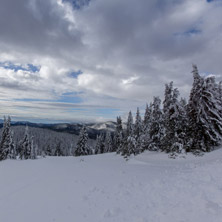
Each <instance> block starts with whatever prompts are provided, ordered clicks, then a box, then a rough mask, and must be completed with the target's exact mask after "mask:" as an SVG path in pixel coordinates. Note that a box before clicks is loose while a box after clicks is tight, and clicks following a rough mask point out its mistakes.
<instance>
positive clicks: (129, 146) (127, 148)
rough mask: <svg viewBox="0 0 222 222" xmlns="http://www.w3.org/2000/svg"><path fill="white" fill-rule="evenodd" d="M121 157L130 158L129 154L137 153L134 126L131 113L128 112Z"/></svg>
mask: <svg viewBox="0 0 222 222" xmlns="http://www.w3.org/2000/svg"><path fill="white" fill-rule="evenodd" d="M122 148H123V149H122V155H124V156H125V157H127V156H130V155H131V154H134V155H135V154H136V153H137V150H136V148H137V146H136V139H135V134H134V125H133V115H132V112H131V111H130V112H129V115H128V119H127V128H126V135H125V136H124V139H123V145H122Z"/></svg>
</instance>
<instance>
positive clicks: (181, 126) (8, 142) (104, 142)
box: [0, 65, 222, 160]
mask: <svg viewBox="0 0 222 222" xmlns="http://www.w3.org/2000/svg"><path fill="white" fill-rule="evenodd" d="M192 73H193V85H192V88H191V92H190V97H189V101H188V102H186V99H184V98H179V96H180V94H179V90H178V89H177V88H175V87H174V86H173V82H170V83H169V84H166V85H165V93H164V100H163V102H162V103H161V100H160V98H159V97H154V98H153V101H152V102H151V103H150V104H149V105H148V104H147V105H146V109H145V114H144V117H143V118H142V117H141V114H140V110H139V108H137V112H136V116H135V121H134V118H133V115H132V112H131V111H130V112H129V115H128V119H127V123H126V127H124V126H123V123H122V119H121V117H120V116H118V117H117V122H116V129H115V132H114V133H111V132H110V131H107V132H106V134H101V135H98V136H97V139H96V143H95V145H94V146H90V145H89V144H88V134H87V128H86V126H83V127H82V129H81V131H80V134H79V137H78V141H77V143H76V145H75V147H74V148H73V150H71V151H70V149H67V147H66V149H64V148H62V147H61V144H60V143H58V144H56V145H54V146H51V147H48V148H44V149H39V147H38V146H37V145H36V144H34V142H33V141H34V140H33V136H30V135H29V130H28V127H26V130H25V133H24V136H23V138H22V139H21V140H20V141H19V142H18V144H17V145H16V146H15V143H14V141H13V131H12V130H11V128H10V122H11V119H10V117H8V118H4V124H3V130H2V138H1V141H0V160H4V159H8V158H11V159H15V158H20V159H35V158H36V157H37V155H42V156H45V155H49V156H64V155H74V156H82V155H91V154H100V153H108V152H116V153H117V154H121V155H123V156H124V157H128V156H130V155H131V154H133V155H137V154H139V153H141V152H143V151H145V150H150V151H163V152H166V153H169V154H170V156H171V157H175V156H176V155H178V154H181V153H186V152H192V153H194V154H201V153H203V152H210V151H212V150H213V149H215V148H216V147H218V146H219V145H221V141H222V83H221V82H220V83H217V82H216V80H215V77H214V76H209V77H206V78H204V77H202V76H200V74H199V72H198V69H197V66H196V65H193V71H192ZM64 150H66V151H64Z"/></svg>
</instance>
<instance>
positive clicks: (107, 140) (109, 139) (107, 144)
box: [104, 131, 113, 153]
mask: <svg viewBox="0 0 222 222" xmlns="http://www.w3.org/2000/svg"><path fill="white" fill-rule="evenodd" d="M104 149H105V153H109V152H112V151H113V142H112V137H111V133H110V132H109V131H107V132H106V138H105V147H104Z"/></svg>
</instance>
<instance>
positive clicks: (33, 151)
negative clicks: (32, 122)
mask: <svg viewBox="0 0 222 222" xmlns="http://www.w3.org/2000/svg"><path fill="white" fill-rule="evenodd" d="M30 158H31V159H32V160H34V159H36V158H37V147H36V146H35V145H34V141H33V136H32V138H31V153H30Z"/></svg>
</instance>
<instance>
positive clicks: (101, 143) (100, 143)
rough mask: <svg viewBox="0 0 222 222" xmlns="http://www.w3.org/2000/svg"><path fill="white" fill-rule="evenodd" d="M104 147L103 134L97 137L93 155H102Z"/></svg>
mask: <svg viewBox="0 0 222 222" xmlns="http://www.w3.org/2000/svg"><path fill="white" fill-rule="evenodd" d="M104 146H105V145H104V135H103V134H100V135H97V138H96V146H95V149H94V153H95V154H101V153H104V149H105V148H104Z"/></svg>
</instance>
